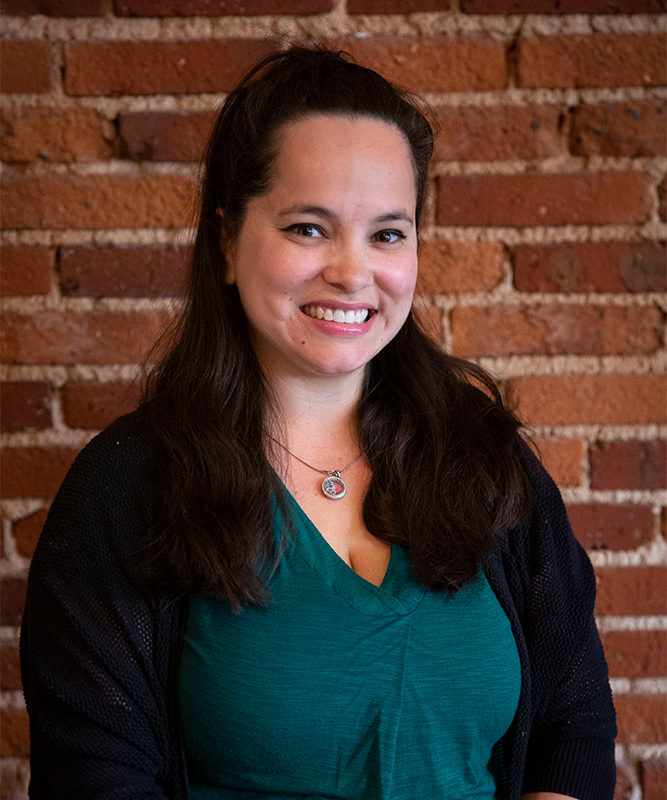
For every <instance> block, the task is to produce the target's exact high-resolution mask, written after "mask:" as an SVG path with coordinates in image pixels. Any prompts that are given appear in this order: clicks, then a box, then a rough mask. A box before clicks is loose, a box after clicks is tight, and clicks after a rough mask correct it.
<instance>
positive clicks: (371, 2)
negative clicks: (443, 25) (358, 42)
mask: <svg viewBox="0 0 667 800" xmlns="http://www.w3.org/2000/svg"><path fill="white" fill-rule="evenodd" d="M449 9H450V0H347V13H348V14H414V13H415V12H418V11H449Z"/></svg>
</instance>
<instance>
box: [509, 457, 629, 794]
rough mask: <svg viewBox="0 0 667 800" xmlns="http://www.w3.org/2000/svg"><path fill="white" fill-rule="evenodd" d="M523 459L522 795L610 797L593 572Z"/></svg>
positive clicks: (607, 706)
mask: <svg viewBox="0 0 667 800" xmlns="http://www.w3.org/2000/svg"><path fill="white" fill-rule="evenodd" d="M526 462H527V466H528V470H529V473H530V476H531V482H532V484H533V490H534V507H533V514H532V519H531V523H530V530H529V535H528V536H527V537H526V538H525V544H524V547H525V548H526V550H525V552H524V553H523V559H522V560H523V563H524V568H525V573H524V576H523V579H524V580H525V592H524V597H525V608H524V609H523V617H524V623H523V629H524V635H525V638H526V643H527V646H528V650H529V658H530V674H531V700H532V704H533V711H534V716H533V722H532V727H531V730H530V738H529V743H528V751H527V757H526V765H525V772H524V781H523V791H524V792H530V791H533V792H535V791H551V792H559V793H561V794H565V795H570V796H572V797H576V798H578V800H612V798H613V795H614V785H615V780H616V768H615V763H614V737H615V736H616V722H615V713H614V707H613V703H612V698H611V690H610V687H609V679H608V672H607V665H606V662H605V659H604V653H603V651H602V645H601V643H600V638H599V635H598V632H597V628H596V625H595V620H594V616H593V613H594V604H595V575H594V573H593V568H592V566H591V563H590V561H589V559H588V557H587V555H586V553H585V552H584V550H583V548H582V547H581V546H580V545H579V543H578V542H577V541H576V539H575V538H574V536H573V534H572V530H571V528H570V524H569V521H568V518H567V514H566V511H565V507H564V505H563V501H562V499H561V496H560V493H559V491H558V489H557V487H556V486H555V484H554V483H553V481H552V480H551V478H550V477H549V476H548V475H547V474H546V472H545V471H544V469H543V468H542V467H541V465H540V464H539V462H538V461H537V459H535V457H534V456H533V455H532V454H528V455H527V456H526Z"/></svg>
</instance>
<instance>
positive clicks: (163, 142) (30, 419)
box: [0, 0, 667, 800]
mask: <svg viewBox="0 0 667 800" xmlns="http://www.w3.org/2000/svg"><path fill="white" fill-rule="evenodd" d="M3 10H4V14H5V17H4V20H3V22H2V24H3V28H4V37H3V38H4V41H3V43H2V73H1V87H2V91H3V92H4V93H5V97H4V108H3V110H2V122H1V127H2V160H3V162H4V164H3V166H4V175H3V194H2V234H1V236H2V292H3V295H4V301H3V302H4V315H3V326H4V334H3V339H2V355H3V361H4V366H3V368H2V369H3V373H2V379H3V381H4V385H3V397H2V399H3V401H4V408H3V411H4V413H3V420H2V425H3V428H2V430H3V434H2V436H3V441H4V445H5V451H4V458H3V460H2V497H3V500H2V513H3V519H4V522H3V526H4V527H3V537H2V539H1V540H0V545H1V546H2V554H1V561H0V569H1V575H2V584H1V588H2V593H1V594H2V597H1V600H2V612H1V619H0V623H1V626H2V627H0V634H1V636H0V656H1V659H2V661H1V664H2V668H1V679H2V690H3V694H2V705H1V713H2V717H3V719H2V732H3V737H2V745H1V747H0V757H1V758H2V762H1V768H2V775H1V779H2V780H1V782H2V786H3V789H2V797H3V798H10V797H11V798H23V797H25V786H26V780H27V772H28V770H27V762H26V757H27V755H28V740H27V720H26V716H25V711H24V707H23V701H22V695H21V692H20V680H19V674H18V662H17V640H18V625H19V622H20V618H21V608H22V602H23V596H24V591H25V576H26V571H27V567H28V564H29V561H30V556H31V553H32V551H33V548H34V545H35V542H36V539H37V537H38V535H39V530H40V527H41V525H42V524H43V521H44V517H45V513H46V509H47V508H48V505H49V502H50V500H51V498H52V497H53V495H54V493H55V491H56V489H57V487H58V485H59V483H60V481H61V480H62V478H63V476H64V474H65V472H66V470H67V468H68V465H69V464H70V463H71V461H72V459H73V457H74V455H75V454H76V452H77V451H78V450H79V449H80V448H81V447H82V446H83V445H84V444H85V443H86V442H87V441H88V440H89V439H90V437H91V436H92V435H93V433H94V432H95V431H97V430H99V429H100V428H102V427H104V426H105V425H107V424H108V423H109V422H110V421H111V420H112V419H113V418H114V417H115V416H116V415H118V414H119V413H121V412H123V411H125V410H128V409H130V408H132V406H133V404H134V403H135V402H136V398H137V396H138V391H139V386H138V383H137V382H136V381H135V378H136V376H137V374H138V364H140V362H141V360H142V358H143V356H144V354H145V351H146V348H147V347H148V345H149V344H150V342H151V341H152V340H153V338H154V337H155V335H156V333H157V332H158V331H159V330H160V329H161V327H162V326H163V325H164V324H165V322H166V321H167V320H168V319H169V317H170V314H171V313H172V309H173V307H174V302H177V297H178V293H179V287H180V285H181V279H182V274H183V264H184V260H185V254H186V251H187V247H188V242H189V236H190V234H191V229H190V227H189V226H191V224H192V217H191V203H192V197H193V191H192V179H193V176H194V173H195V162H196V161H197V159H198V158H199V155H200V151H201V148H202V144H203V142H204V140H205V138H206V132H207V129H208V127H209V125H210V123H211V119H212V116H211V110H212V109H213V108H215V107H216V106H217V105H218V103H219V101H220V99H221V98H222V96H223V95H224V92H226V91H228V90H229V88H230V87H231V86H232V85H233V83H234V81H235V79H236V77H237V76H238V74H239V72H240V70H241V68H242V67H243V66H247V65H248V63H249V62H250V61H252V60H253V59H255V58H256V57H257V56H259V55H260V54H263V53H266V52H267V51H269V50H271V49H272V48H274V47H277V46H280V45H281V43H283V42H284V41H286V39H287V38H289V37H294V36H303V35H306V36H316V37H317V36H322V35H326V36H328V37H329V38H330V39H332V40H334V41H336V42H340V43H341V44H342V45H344V46H345V47H346V48H347V49H348V50H350V51H351V52H352V53H353V54H354V55H355V56H357V57H358V58H359V59H360V60H361V61H362V62H364V63H366V64H368V65H371V66H376V67H378V68H379V69H380V70H381V71H382V72H383V73H384V74H386V75H387V76H388V77H390V78H392V79H394V80H396V81H397V82H399V83H400V84H403V85H404V86H406V87H407V88H411V89H414V90H417V91H419V92H421V93H424V94H426V95H427V97H428V98H429V100H430V101H431V102H432V104H433V106H434V108H435V109H436V111H437V114H438V117H439V120H440V125H441V134H440V137H439V140H438V144H437V151H436V162H435V164H434V166H433V170H432V187H431V189H432V191H431V198H432V199H431V202H430V204H429V206H428V209H427V219H426V229H425V239H426V241H425V244H424V248H423V256H422V261H421V266H422V272H421V276H420V285H419V291H420V298H419V299H418V304H419V305H420V306H421V307H422V308H423V309H424V314H425V317H426V319H427V320H428V323H429V324H430V325H431V326H432V329H433V331H434V333H435V334H436V335H437V336H438V337H439V338H440V339H441V340H442V342H443V343H444V344H445V345H446V346H447V347H449V348H451V349H452V350H453V351H454V352H456V353H458V354H461V355H465V356H467V357H470V358H473V359H477V360H479V361H480V362H481V363H482V364H484V365H485V366H486V367H488V368H490V369H491V370H492V371H493V372H494V373H495V374H497V375H498V376H500V377H501V379H502V383H503V386H504V388H505V390H506V392H507V394H508V396H509V397H510V398H512V399H513V400H514V401H515V402H517V403H518V409H519V412H520V414H522V415H523V416H524V418H525V419H526V421H527V422H528V423H529V424H530V425H531V426H533V432H534V434H535V436H536V439H537V440H538V442H539V443H540V447H541V451H542V454H543V458H544V460H545V462H546V464H547V466H548V467H549V468H550V470H551V471H552V474H553V475H554V477H555V478H556V480H557V481H558V482H559V484H560V486H561V487H562V490H563V494H564V496H565V500H566V502H567V504H568V507H569V510H570V513H571V517H572V522H573V526H574V530H575V533H576V535H577V536H578V537H579V539H580V540H581V541H582V542H583V543H584V545H585V546H586V547H587V548H588V550H589V552H590V553H591V557H592V559H593V561H594V564H595V566H596V569H597V573H598V579H599V596H598V614H599V624H600V630H601V633H602V636H603V640H604V644H605V648H606V651H607V656H608V659H609V664H610V669H611V675H612V678H613V687H614V691H615V697H616V703H617V706H618V712H619V727H620V733H619V738H618V749H617V758H618V762H619V767H620V773H619V774H620V779H619V786H618V790H617V797H618V798H632V800H640V798H643V799H644V800H664V797H665V785H666V783H667V766H666V765H667V744H666V742H667V731H666V726H667V701H666V693H667V678H666V677H665V676H666V675H667V663H666V662H667V654H666V650H667V647H666V639H667V634H666V633H665V631H666V630H667V616H666V612H667V609H666V599H665V594H666V591H665V590H666V588H667V543H666V541H665V536H666V527H667V511H666V509H665V506H667V491H666V489H667V487H666V483H665V473H666V464H665V461H666V456H665V453H666V451H665V438H666V429H667V425H666V424H667V419H666V416H667V397H666V388H665V387H666V384H665V380H664V372H665V328H664V317H665V295H664V291H665V232H666V230H667V225H666V220H667V197H666V195H667V191H666V181H665V156H666V152H665V150H666V137H665V124H666V120H667V93H666V91H665V86H664V84H665V51H666V46H665V45H666V39H665V35H664V33H665V28H666V27H667V15H665V13H664V12H665V7H664V0H451V1H450V0H386V1H385V2H382V0H243V2H240V1H239V0H3Z"/></svg>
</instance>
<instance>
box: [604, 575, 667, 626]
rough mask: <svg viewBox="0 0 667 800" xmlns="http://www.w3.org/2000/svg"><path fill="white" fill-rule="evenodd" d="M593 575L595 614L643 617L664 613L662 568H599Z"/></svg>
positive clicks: (666, 589) (666, 585)
mask: <svg viewBox="0 0 667 800" xmlns="http://www.w3.org/2000/svg"><path fill="white" fill-rule="evenodd" d="M595 573H596V575H597V579H598V582H597V598H596V601H595V606H596V609H597V613H598V614H600V615H612V616H622V615H629V616H640V617H643V616H653V615H656V614H664V613H665V604H666V603H667V569H666V568H665V567H598V568H597V569H596V570H595Z"/></svg>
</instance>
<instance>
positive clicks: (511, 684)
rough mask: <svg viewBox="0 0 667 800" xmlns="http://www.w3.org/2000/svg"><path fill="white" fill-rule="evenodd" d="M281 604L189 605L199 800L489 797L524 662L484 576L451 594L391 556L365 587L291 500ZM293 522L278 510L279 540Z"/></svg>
mask: <svg viewBox="0 0 667 800" xmlns="http://www.w3.org/2000/svg"><path fill="white" fill-rule="evenodd" d="M287 502H288V507H289V512H290V524H289V530H290V537H289V543H288V544H287V546H286V548H285V550H284V552H283V555H282V557H281V559H280V562H279V564H278V567H277V569H276V571H275V572H274V573H273V575H272V577H271V579H270V580H269V588H270V589H271V592H272V594H273V602H272V603H271V604H270V605H269V606H267V607H266V608H244V609H243V611H242V612H241V613H240V614H235V613H233V612H232V611H231V610H230V609H229V606H228V605H227V604H225V603H224V602H221V601H218V600H215V599H211V598H205V597H192V598H191V600H190V603H189V614H188V621H187V627H186V632H185V638H184V648H183V655H182V662H181V680H180V705H181V716H182V726H183V733H184V739H185V744H186V754H187V763H188V778H189V784H190V796H191V798H192V799H193V800H214V798H215V800H228V799H229V800H250V798H257V799H259V798H261V800H296V798H299V800H323V799H324V798H326V799H327V800H414V798H415V797H416V796H419V797H442V798H445V797H446V798H448V800H459V799H460V800H463V798H465V799H466V800H491V798H494V797H496V789H497V775H496V760H495V757H494V745H495V744H496V742H498V741H499V740H500V739H501V737H502V736H503V734H504V733H505V732H506V731H507V729H508V727H509V726H510V724H511V722H512V719H513V717H514V714H515V711H516V708H517V704H518V699H519V691H520V683H521V676H520V665H519V656H518V652H517V648H516V644H515V641H514V637H513V636H512V632H511V630H510V624H509V621H508V619H507V616H506V615H505V613H504V611H503V610H502V608H501V606H500V604H499V602H498V600H497V598H496V596H495V594H494V593H493V591H492V589H491V587H490V586H489V584H488V582H487V580H486V578H485V576H484V573H483V571H482V570H481V569H480V572H479V575H478V579H477V581H476V582H475V583H472V584H469V585H466V586H465V587H464V588H463V589H461V590H460V591H459V592H457V593H456V594H454V595H453V596H451V597H449V596H447V595H446V594H444V593H440V592H433V591H430V590H428V589H426V588H425V587H424V586H422V585H420V584H419V582H418V581H417V579H416V577H415V575H414V572H413V570H412V568H411V566H410V561H409V557H408V554H407V552H406V551H405V549H404V548H402V547H400V546H398V545H392V547H391V555H390V559H389V565H388V568H387V572H386V574H385V576H384V578H383V580H382V583H381V584H380V585H379V586H375V585H374V584H372V583H370V582H368V581H366V580H364V579H363V578H362V577H360V576H359V575H357V573H356V572H354V570H353V569H352V568H351V567H349V566H348V565H347V564H346V563H345V562H344V561H343V560H342V559H341V558H340V557H339V556H338V555H337V554H336V553H335V551H334V550H333V549H332V548H331V547H330V545H329V544H328V543H327V541H326V540H325V539H324V537H323V536H322V535H321V533H320V532H319V531H318V530H317V528H316V527H315V526H314V525H313V523H312V522H311V520H310V519H309V518H308V517H307V515H306V514H305V513H304V512H303V510H302V509H301V507H300V506H299V505H298V503H297V502H296V501H295V500H294V498H293V497H291V495H289V493H288V494H287ZM282 525H283V520H282V517H281V514H280V512H279V511H278V510H277V511H276V518H275V532H276V536H277V537H279V535H280V532H281V530H282Z"/></svg>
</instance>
